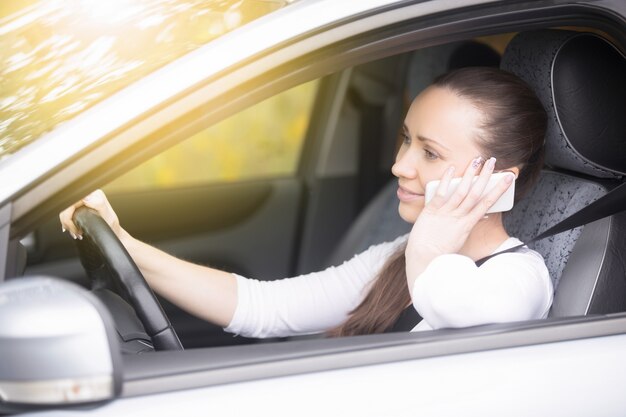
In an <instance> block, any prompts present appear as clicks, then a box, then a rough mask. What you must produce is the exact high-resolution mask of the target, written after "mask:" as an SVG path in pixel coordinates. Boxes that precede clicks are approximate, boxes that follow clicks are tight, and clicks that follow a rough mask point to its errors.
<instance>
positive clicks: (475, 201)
mask: <svg viewBox="0 0 626 417" xmlns="http://www.w3.org/2000/svg"><path fill="white" fill-rule="evenodd" d="M495 163H496V160H495V158H490V159H488V160H487V161H486V162H485V163H484V164H482V168H481V158H476V159H474V160H473V161H472V162H471V163H470V165H469V166H468V167H467V169H466V170H465V173H464V174H463V177H462V178H461V180H460V182H459V183H458V186H457V187H456V189H455V190H454V192H452V193H451V194H450V193H449V192H448V189H449V187H450V185H451V182H452V181H453V178H454V167H453V166H451V167H449V168H448V169H447V170H446V171H445V173H444V175H443V177H442V178H441V181H440V182H439V185H438V187H437V189H436V192H435V195H434V196H433V197H432V199H431V200H430V201H429V202H428V203H425V206H424V208H423V209H422V212H421V213H420V215H419V216H418V218H417V220H416V221H415V224H414V225H413V229H412V230H411V234H410V235H409V241H408V244H407V248H406V264H407V278H408V279H409V289H412V283H413V281H414V280H415V278H416V277H417V276H418V275H419V274H420V273H421V272H422V271H423V270H424V269H425V268H426V266H427V265H428V264H429V263H430V261H431V260H433V259H434V258H435V257H437V256H439V255H444V254H449V253H456V252H458V251H459V250H460V249H461V248H462V247H463V244H464V243H465V241H466V240H467V238H468V236H469V234H470V232H471V231H472V229H473V228H474V226H475V225H476V224H477V223H478V222H479V221H480V220H481V219H482V218H483V217H484V216H485V214H486V213H487V212H488V211H489V209H490V208H491V207H492V206H493V205H494V203H496V202H497V201H498V200H499V199H500V197H501V196H502V195H503V194H504V193H505V192H506V191H507V190H508V189H509V187H510V186H511V184H512V183H513V180H514V179H515V174H513V173H508V174H507V175H505V176H504V177H503V178H502V179H501V180H500V181H498V182H497V183H496V184H495V186H493V188H492V189H490V190H489V191H487V192H484V191H485V189H486V187H487V185H488V183H489V180H490V178H491V176H492V174H493V170H494V167H495ZM476 175H478V178H477V179H475V178H474V177H475V176H476Z"/></svg>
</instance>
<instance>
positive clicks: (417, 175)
mask: <svg viewBox="0 0 626 417" xmlns="http://www.w3.org/2000/svg"><path fill="white" fill-rule="evenodd" d="M480 118H481V114H480V112H479V111H478V110H477V109H476V108H474V106H472V104H471V103H470V102H469V101H468V100H466V99H463V98H459V97H457V96H456V95H455V94H454V93H452V92H451V91H449V90H447V89H443V88H439V87H429V88H427V89H426V90H424V91H423V92H422V93H421V94H420V95H419V96H417V98H416V99H415V100H413V103H412V104H411V107H410V109H409V112H408V113H407V115H406V118H405V120H404V132H403V142H402V145H401V146H400V150H399V151H398V155H397V156H396V162H395V164H394V165H393V167H392V168H391V172H393V174H394V175H395V176H396V177H398V185H399V187H398V198H399V199H400V206H399V209H398V210H399V212H400V217H402V218H403V219H404V220H405V221H407V222H410V223H414V222H415V220H416V219H417V217H418V215H419V214H420V212H421V211H422V208H423V207H424V191H425V189H426V184H427V183H428V182H429V181H434V180H439V179H441V177H442V176H443V173H444V171H445V170H446V168H447V167H449V166H450V165H454V167H455V174H454V175H455V177H460V176H462V175H463V173H464V172H465V169H466V168H467V166H468V165H469V164H470V163H471V161H472V160H473V159H474V158H476V157H478V156H481V150H480V149H479V148H478V146H477V145H476V143H475V139H474V138H475V137H476V135H477V134H478V133H479V131H478V126H479V122H480ZM489 156H490V155H484V156H483V157H487V158H488V157H489Z"/></svg>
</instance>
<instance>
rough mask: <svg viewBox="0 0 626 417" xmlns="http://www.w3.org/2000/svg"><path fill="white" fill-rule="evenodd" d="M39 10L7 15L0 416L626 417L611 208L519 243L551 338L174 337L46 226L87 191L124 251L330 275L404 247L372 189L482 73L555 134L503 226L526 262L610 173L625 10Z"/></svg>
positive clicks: (144, 304)
mask: <svg viewBox="0 0 626 417" xmlns="http://www.w3.org/2000/svg"><path fill="white" fill-rule="evenodd" d="M29 3H31V4H30V5H26V6H23V7H21V8H20V7H18V6H14V7H15V10H14V11H13V12H12V13H8V12H5V13H4V14H5V15H4V16H3V17H2V20H0V42H2V44H1V45H2V49H1V52H0V56H2V59H3V64H2V68H1V69H0V71H1V73H2V78H1V83H2V86H3V87H2V90H0V415H4V414H7V415H12V414H18V415H24V416H31V415H46V416H66V415H72V416H82V415H90V416H91V415H93V416H131V415H133V416H139V415H141V416H144V415H146V416H172V415H181V416H183V415H185V416H206V415H271V416H276V417H278V416H287V415H300V416H309V415H310V416H319V415H355V416H404V415H406V416H422V415H423V416H459V415H462V416H485V415H494V416H594V417H600V416H623V415H625V414H626V395H624V393H623V390H624V389H623V387H624V386H625V385H626V334H625V333H626V314H625V312H626V233H624V230H626V229H625V228H624V227H625V226H626V216H625V215H624V213H618V214H614V215H611V216H608V217H603V218H600V219H599V220H596V221H593V222H592V223H589V224H587V225H585V226H584V227H582V228H581V227H579V228H576V229H573V230H569V231H566V232H564V233H561V234H558V235H556V236H552V237H550V238H547V239H544V240H541V241H539V242H537V243H536V244H535V248H536V250H538V251H539V252H541V253H542V254H543V255H544V257H545V259H546V262H547V265H548V268H549V270H550V272H551V275H552V278H553V280H554V283H555V288H556V289H555V296H554V304H553V307H552V310H551V313H550V316H549V318H547V319H545V320H534V321H527V322H515V323H500V324H490V325H484V326H477V327H472V328H464V329H440V330H434V331H426V332H416V333H386V334H378V335H369V336H358V337H346V338H324V337H323V335H311V336H303V337H294V338H291V339H289V340H276V339H273V340H252V339H246V338H243V337H240V336H234V335H230V334H227V333H225V332H224V331H223V330H222V329H221V328H218V327H216V326H212V325H210V324H208V323H205V322H203V321H201V320H199V319H197V318H193V317H191V316H189V315H187V314H186V313H184V312H182V311H181V310H179V309H177V308H176V307H174V306H173V305H171V304H169V303H167V302H165V301H164V300H160V299H158V298H156V297H155V296H154V294H153V293H152V292H151V291H150V289H149V288H148V286H147V284H145V281H143V278H142V277H141V274H140V273H139V272H138V270H137V268H136V267H135V266H134V263H133V262H132V259H130V257H129V256H128V255H127V254H126V252H125V251H124V250H123V247H122V246H121V245H120V244H119V242H118V241H117V240H116V239H115V238H114V235H112V234H111V232H110V230H109V229H108V228H107V227H106V225H103V223H102V221H101V219H99V218H98V217H96V216H94V215H92V214H90V212H88V211H83V212H82V213H81V214H79V217H80V218H79V219H78V220H77V221H79V222H81V225H82V226H83V228H84V230H85V233H86V237H85V239H84V241H80V242H77V246H75V242H74V241H73V240H72V239H70V238H69V237H68V236H67V234H63V233H62V231H61V226H60V224H59V222H58V213H59V212H60V210H62V209H63V208H65V207H67V206H68V205H69V204H71V203H72V202H74V201H76V200H78V199H79V198H81V197H83V196H84V195H86V194H87V193H88V192H90V191H92V190H93V189H95V188H99V187H100V188H103V189H104V190H105V191H106V192H107V195H108V196H109V197H110V200H111V202H112V204H113V206H114V207H115V209H116V211H117V213H118V215H119V217H120V219H121V221H122V224H123V225H124V227H125V228H126V229H128V230H129V232H130V233H132V234H133V235H135V236H137V237H138V238H140V239H142V240H146V241H149V242H151V243H152V244H154V245H156V246H158V247H161V248H163V249H164V250H166V251H167V252H170V253H173V254H175V255H177V256H180V257H183V258H185V259H189V260H192V261H194V262H197V263H202V264H211V265H213V266H217V267H220V268H223V269H225V270H228V271H233V272H238V273H241V274H243V275H246V276H250V277H254V278H259V279H268V280H269V279H277V278H283V277H288V276H294V275H298V274H301V273H304V272H307V271H313V270H319V269H321V268H324V267H326V266H329V265H332V264H337V263H340V262H342V261H343V260H344V259H347V258H348V257H350V256H351V255H353V254H354V253H358V252H359V251H361V250H363V249H365V248H367V247H368V246H369V245H371V244H374V243H378V242H382V241H385V240H389V239H391V238H393V237H395V236H398V235H399V234H401V233H405V232H406V230H407V227H409V226H408V225H406V224H404V223H403V222H401V221H400V220H399V218H398V217H397V210H396V209H397V201H395V200H394V199H393V195H394V194H395V193H394V188H393V187H394V186H393V183H392V182H390V178H391V175H390V172H389V170H390V167H391V163H392V161H393V158H394V146H395V143H396V141H397V138H398V132H399V130H398V129H399V127H400V126H401V121H402V119H403V117H404V113H405V111H406V105H407V103H408V102H409V100H410V99H411V98H412V97H413V96H414V95H415V94H417V92H419V90H420V89H421V88H423V87H424V86H425V85H427V84H428V83H429V82H430V81H431V80H432V79H433V77H434V76H436V75H437V74H439V73H442V72H444V71H446V70H447V69H450V68H453V67H457V66H466V65H500V66H501V67H502V68H504V69H507V70H509V71H513V72H515V73H517V74H518V75H520V76H521V77H522V78H524V79H525V80H526V81H527V82H528V83H529V84H530V85H531V86H532V87H533V88H534V89H535V90H536V91H537V94H538V95H539V96H540V98H541V99H542V101H543V103H544V105H545V106H546V108H547V110H548V113H549V116H550V122H549V123H550V127H549V130H548V135H547V139H546V162H545V170H544V172H543V173H542V177H541V180H540V182H539V185H538V186H537V188H536V190H537V191H535V192H533V193H532V194H531V195H530V196H528V197H527V198H525V199H524V200H522V201H521V202H519V203H518V204H516V206H515V207H514V209H513V210H512V212H511V213H510V215H509V217H508V218H507V219H506V222H507V227H509V228H510V230H511V232H512V233H514V234H515V235H516V236H519V237H520V238H521V239H523V240H530V239H531V238H532V237H534V236H535V235H537V234H538V233H539V232H541V231H543V230H545V229H547V228H548V227H549V226H551V225H553V224H555V223H558V222H559V221H561V220H562V219H564V218H566V217H567V216H569V215H570V214H572V213H574V212H576V211H578V210H580V209H582V208H584V207H586V206H588V205H589V204H590V203H591V202H592V201H594V200H596V199H598V198H600V197H601V196H602V195H604V194H605V193H606V192H607V190H612V189H614V188H616V187H617V186H619V185H621V184H622V178H623V176H624V175H626V126H625V124H624V116H625V115H626V84H625V79H626V59H625V58H624V51H625V50H626V2H624V1H622V0H578V1H574V0H550V1H548V0H523V1H522V0H511V1H494V0H458V1H452V0H432V1H405V0H402V1H400V0H397V1H392V0H358V1H356V0H352V1H350V0H301V1H295V2H293V3H290V2H278V1H269V0H266V1H261V0H257V1H253V0H237V1H235V0H222V1H204V2H203V1H193V0H180V1H174V0H143V1H142V0H123V1H122V0H119V1H111V2H106V1H100V2H98V1H95V0H76V1H75V2H60V1H41V2H38V3H33V2H29ZM283 3H284V4H283ZM390 196H391V197H390ZM598 217H602V216H601V215H599V216H598ZM77 248H78V250H77ZM159 301H160V303H161V304H162V305H163V308H161V307H160V305H159ZM183 347H184V349H183Z"/></svg>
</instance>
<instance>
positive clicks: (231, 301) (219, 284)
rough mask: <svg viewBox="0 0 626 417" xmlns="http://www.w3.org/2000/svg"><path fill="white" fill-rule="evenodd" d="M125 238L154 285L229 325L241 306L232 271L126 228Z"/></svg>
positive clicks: (191, 309) (196, 311)
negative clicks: (156, 244)
mask: <svg viewBox="0 0 626 417" xmlns="http://www.w3.org/2000/svg"><path fill="white" fill-rule="evenodd" d="M120 234H121V241H122V243H123V244H124V246H125V247H126V249H127V250H128V252H129V253H130V255H131V256H132V258H133V259H134V261H135V263H136V264H137V266H138V267H139V269H140V270H141V272H142V274H143V276H144V277H145V279H146V281H147V282H148V284H149V285H150V287H151V288H152V289H153V290H154V291H156V292H157V293H158V294H159V295H161V296H163V297H165V298H166V299H168V300H169V301H171V302H172V303H174V304H176V305H177V306H179V307H180V308H182V309H183V310H185V311H187V312H189V313H191V314H193V315H195V316H198V317H200V318H202V319H205V320H208V321H210V322H212V323H215V324H217V325H219V326H222V327H226V326H227V325H228V324H229V323H230V322H231V320H232V317H233V315H234V313H235V308H236V307H237V282H236V279H235V277H234V276H233V275H232V274H229V273H227V272H224V271H220V270H217V269H213V268H209V267H205V266H201V265H196V264H193V263H191V262H187V261H183V260H181V259H178V258H176V257H174V256H172V255H169V254H167V253H165V252H163V251H161V250H159V249H157V248H155V247H153V246H150V245H148V244H146V243H144V242H141V241H139V240H137V239H135V238H133V237H132V236H131V235H129V234H128V233H127V232H126V231H124V230H122V231H121V233H120Z"/></svg>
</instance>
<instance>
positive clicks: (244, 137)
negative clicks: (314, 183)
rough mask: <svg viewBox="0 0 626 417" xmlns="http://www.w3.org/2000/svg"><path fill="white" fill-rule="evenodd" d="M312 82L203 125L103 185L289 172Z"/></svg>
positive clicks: (157, 184) (150, 185)
mask: <svg viewBox="0 0 626 417" xmlns="http://www.w3.org/2000/svg"><path fill="white" fill-rule="evenodd" d="M317 85H318V83H317V81H312V82H309V83H306V84H302V85H299V86H297V87H294V88H292V89H290V90H287V91H285V92H283V93H281V94H278V95H276V96H274V97H271V98H269V99H267V100H265V101H262V102H260V103H258V104H256V105H254V106H252V107H250V108H248V109H246V110H244V111H242V112H240V113H237V114H235V115H234V116H231V117H229V118H227V119H225V120H223V121H221V122H219V123H217V124H215V125H213V126H211V127H209V128H207V129H204V130H202V131H200V132H198V133H196V134H195V135H193V136H192V137H190V138H189V139H187V140H185V141H183V142H182V143H180V144H178V145H176V146H174V147H173V148H171V149H169V150H167V151H165V152H163V153H161V154H160V155H157V156H156V157H154V158H152V159H150V160H149V161H147V162H145V163H144V164H142V165H141V166H139V167H137V168H135V169H133V170H132V171H130V172H128V173H126V174H125V175H123V176H122V177H119V178H118V179H116V180H115V181H113V182H112V183H110V184H109V185H108V186H107V187H105V188H106V190H107V191H109V192H116V191H137V190H146V189H158V188H172V187H180V186H189V185H201V184H207V183H216V182H228V181H240V180H250V179H256V178H267V177H278V176H289V175H293V174H295V172H296V169H297V166H298V161H299V157H300V151H301V149H302V144H303V140H304V136H305V134H306V130H307V128H308V125H309V120H310V115H311V109H312V106H313V100H314V97H315V93H316V91H317Z"/></svg>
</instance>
